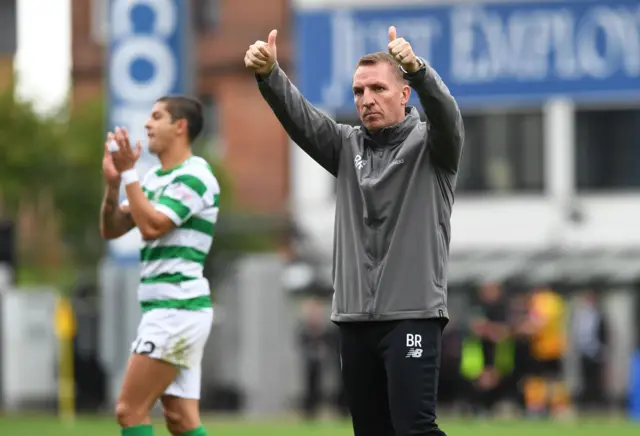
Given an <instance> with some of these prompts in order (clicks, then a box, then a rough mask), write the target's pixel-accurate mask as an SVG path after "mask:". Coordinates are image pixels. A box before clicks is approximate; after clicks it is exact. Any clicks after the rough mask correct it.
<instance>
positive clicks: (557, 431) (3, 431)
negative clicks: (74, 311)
mask: <svg viewBox="0 0 640 436" xmlns="http://www.w3.org/2000/svg"><path fill="white" fill-rule="evenodd" d="M205 426H206V428H207V430H208V431H209V435H210V436H217V435H220V436H255V435H260V436H350V435H352V434H353V433H352V431H351V428H350V426H349V423H348V422H321V423H317V424H304V423H300V422H296V421H295V420H282V421H277V420H264V421H242V420H230V419H227V418H224V419H223V418H221V419H215V418H212V419H207V420H206V422H205ZM441 426H442V428H443V429H444V430H445V431H446V432H447V434H448V435H449V436H514V435H517V436H540V435H547V436H555V435H559V436H602V435H604V434H606V433H612V434H614V435H615V436H638V435H640V423H629V422H625V421H623V420H613V419H612V420H578V421H574V422H542V421H473V420H466V419H452V418H449V419H446V420H443V421H442V424H441ZM0 435H2V436H4V435H7V436H42V435H44V436H119V435H120V431H119V429H118V427H117V426H116V425H115V423H114V422H113V421H112V420H110V419H108V418H89V417H79V418H77V419H76V420H75V422H73V423H64V422H61V421H60V420H58V419H57V418H51V417H42V416H33V417H32V416H4V417H0ZM155 435H156V436H168V433H167V432H166V431H165V430H164V428H163V427H162V422H160V421H158V422H156V423H155Z"/></svg>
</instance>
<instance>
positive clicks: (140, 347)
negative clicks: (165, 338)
mask: <svg viewBox="0 0 640 436" xmlns="http://www.w3.org/2000/svg"><path fill="white" fill-rule="evenodd" d="M155 349H156V344H154V343H153V342H151V341H144V342H142V339H138V340H137V341H136V345H135V347H133V352H134V353H136V354H142V355H148V354H151V353H153V351H154V350H155Z"/></svg>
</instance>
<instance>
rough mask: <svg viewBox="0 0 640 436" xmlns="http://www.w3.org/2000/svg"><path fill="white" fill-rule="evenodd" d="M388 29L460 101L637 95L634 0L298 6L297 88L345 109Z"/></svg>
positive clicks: (638, 19)
mask: <svg viewBox="0 0 640 436" xmlns="http://www.w3.org/2000/svg"><path fill="white" fill-rule="evenodd" d="M390 3H391V2H390ZM390 25H394V26H396V28H397V30H398V36H399V37H404V38H406V39H407V40H408V41H409V42H410V43H411V44H412V46H413V48H414V51H415V52H416V54H418V55H419V56H422V57H424V58H426V59H427V60H428V61H429V62H430V63H431V65H432V66H433V67H434V68H435V69H436V70H437V71H438V72H439V74H440V75H441V76H442V79H443V80H444V82H445V83H446V84H447V86H448V87H449V89H450V90H451V92H452V94H453V95H454V96H455V97H456V98H457V99H458V101H459V102H460V104H462V105H465V104H474V103H481V104H491V103H505V102H513V103H521V102H522V103H524V102H529V103H530V102H539V101H543V100H544V99H547V98H549V97H551V96H554V95H563V96H568V97H572V98H575V99H590V100H616V99H629V98H633V97H635V98H637V97H639V96H640V1H638V0H600V1H593V0H574V1H566V0H565V1H554V2H540V1H539V2H530V3H529V2H526V3H523V2H518V3H512V4H509V3H486V4H483V3H482V2H474V3H469V4H466V3H463V4H461V3H456V4H454V5H447V6H412V7H400V6H396V7H392V6H390V7H389V8H386V9H381V8H374V9H370V10H367V9H361V8H352V9H350V8H340V9H335V10H308V11H307V10H298V11H297V12H296V39H295V41H296V43H297V46H296V56H297V58H296V65H297V70H296V81H297V85H298V86H299V88H300V90H301V91H302V92H303V93H304V95H305V96H306V97H307V98H308V99H309V100H310V101H311V102H312V103H313V104H315V105H318V106H320V107H322V108H323V109H325V110H331V111H334V112H341V111H353V97H352V92H351V80H352V75H353V72H354V68H355V64H356V62H357V60H358V58H359V57H360V56H362V55H364V54H366V53H370V52H375V51H386V47H387V44H388V39H387V29H388V27H389V26H390ZM414 97H415V96H414ZM412 103H413V104H415V103H416V101H415V100H414V101H413V102H412Z"/></svg>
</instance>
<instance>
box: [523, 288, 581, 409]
mask: <svg viewBox="0 0 640 436" xmlns="http://www.w3.org/2000/svg"><path fill="white" fill-rule="evenodd" d="M565 306H566V305H565V302H564V299H563V298H562V296H561V295H560V294H559V293H557V292H555V291H554V290H552V289H549V288H538V289H535V290H534V291H533V292H532V294H531V298H530V300H529V317H528V321H527V322H526V324H525V325H523V326H521V328H522V329H523V330H525V331H527V332H528V334H529V337H530V350H531V357H532V358H533V365H532V368H531V374H530V376H529V377H527V379H526V380H525V383H524V399H525V404H526V408H527V411H528V412H529V413H530V414H532V415H541V414H546V413H551V414H561V413H564V412H566V411H567V410H568V407H569V393H568V391H567V388H566V386H565V382H564V380H563V360H564V356H565V352H566V348H567V337H566V335H567V333H566V322H565V321H566V319H565V317H566V308H565Z"/></svg>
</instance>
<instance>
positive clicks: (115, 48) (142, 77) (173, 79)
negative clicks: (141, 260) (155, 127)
mask: <svg viewBox="0 0 640 436" xmlns="http://www.w3.org/2000/svg"><path fill="white" fill-rule="evenodd" d="M188 3H189V2H186V1H183V0H109V29H110V34H109V47H108V58H107V63H106V64H107V72H106V75H107V94H108V95H107V104H108V107H107V114H108V121H107V124H108V126H107V128H108V129H109V130H110V131H113V129H114V128H115V126H122V127H125V128H126V129H127V130H128V131H129V135H130V137H131V139H132V140H133V141H136V140H141V141H142V143H143V145H144V149H143V153H142V156H141V158H140V161H139V162H138V165H137V167H136V168H137V170H138V172H139V175H140V177H142V176H143V175H144V173H145V172H146V171H147V170H148V169H149V168H150V167H151V166H153V165H155V164H156V163H157V158H156V157H155V156H153V155H151V154H149V153H148V152H147V149H146V142H147V135H146V131H145V128H144V125H145V122H146V121H147V119H148V117H149V114H150V112H151V108H152V106H153V104H154V103H155V101H156V99H158V98H159V97H161V96H163V95H167V94H186V93H189V86H190V83H191V77H190V74H191V68H190V66H189V39H190V33H189V32H190V30H189V29H190V26H189V22H188V21H189V9H188V7H189V6H188ZM122 197H123V199H124V190H123V192H122ZM139 246H140V236H139V233H138V232H137V231H134V232H130V233H129V234H127V235H125V236H123V237H122V238H119V239H117V240H115V241H113V242H112V243H111V244H110V247H109V248H110V250H109V251H110V254H111V255H112V256H113V257H116V258H120V259H128V258H131V259H137V258H138V256H139Z"/></svg>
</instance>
